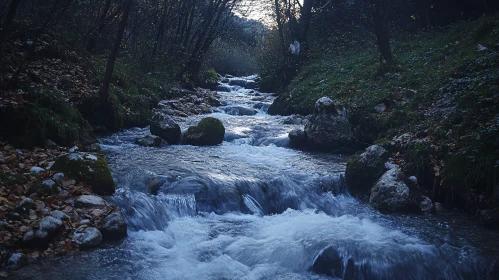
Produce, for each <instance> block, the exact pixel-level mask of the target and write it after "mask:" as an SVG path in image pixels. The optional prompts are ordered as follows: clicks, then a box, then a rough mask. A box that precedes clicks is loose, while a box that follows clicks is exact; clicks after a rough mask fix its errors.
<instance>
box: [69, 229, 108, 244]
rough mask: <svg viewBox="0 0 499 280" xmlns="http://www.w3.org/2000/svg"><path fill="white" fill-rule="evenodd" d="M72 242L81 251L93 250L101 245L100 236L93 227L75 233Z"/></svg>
mask: <svg viewBox="0 0 499 280" xmlns="http://www.w3.org/2000/svg"><path fill="white" fill-rule="evenodd" d="M73 240H74V242H75V243H76V244H78V246H80V248H82V249H90V248H95V247H99V246H100V245H101V243H102V234H101V232H100V231H99V230H98V229H96V228H94V227H87V228H85V229H84V230H83V231H82V232H75V233H74V238H73Z"/></svg>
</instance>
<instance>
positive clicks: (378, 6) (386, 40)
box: [371, 0, 394, 65]
mask: <svg viewBox="0 0 499 280" xmlns="http://www.w3.org/2000/svg"><path fill="white" fill-rule="evenodd" d="M371 3H372V6H373V19H374V29H375V32H376V38H377V43H378V50H379V52H380V53H381V55H382V56H383V58H384V59H385V61H386V63H387V64H388V65H393V63H394V62H393V57H392V50H391V47H390V27H389V26H388V20H387V17H386V10H385V5H384V1H383V0H371Z"/></svg>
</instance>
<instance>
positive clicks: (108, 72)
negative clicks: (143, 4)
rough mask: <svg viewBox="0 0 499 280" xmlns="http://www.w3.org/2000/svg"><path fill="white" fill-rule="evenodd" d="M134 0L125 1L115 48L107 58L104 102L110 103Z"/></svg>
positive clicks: (102, 91) (102, 94)
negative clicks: (112, 79)
mask: <svg viewBox="0 0 499 280" xmlns="http://www.w3.org/2000/svg"><path fill="white" fill-rule="evenodd" d="M132 1H133V0H127V2H126V3H125V9H124V10H123V15H122V18H121V21H120V25H119V26H118V32H117V33H116V39H115V40H114V44H113V48H112V49H111V53H110V54H109V59H108V60H107V66H106V74H105V75H104V82H103V84H102V88H101V90H100V95H101V98H102V100H103V102H104V103H109V84H110V83H111V77H112V76H113V71H114V64H115V62H116V56H117V55H118V50H119V48H120V45H121V40H122V39H123V32H124V31H125V27H126V22H127V20H128V14H129V13H130V6H131V5H132Z"/></svg>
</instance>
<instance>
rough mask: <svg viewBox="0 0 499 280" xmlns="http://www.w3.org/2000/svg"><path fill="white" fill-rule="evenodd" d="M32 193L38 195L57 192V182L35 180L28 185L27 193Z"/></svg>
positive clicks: (48, 194)
mask: <svg viewBox="0 0 499 280" xmlns="http://www.w3.org/2000/svg"><path fill="white" fill-rule="evenodd" d="M33 193H36V194H38V195H39V196H50V195H54V194H57V193H59V189H58V186H57V184H56V183H55V182H54V181H53V180H50V179H49V180H44V181H42V182H39V181H38V182H36V183H34V184H32V185H30V186H29V187H28V191H27V192H26V194H27V195H31V194H33Z"/></svg>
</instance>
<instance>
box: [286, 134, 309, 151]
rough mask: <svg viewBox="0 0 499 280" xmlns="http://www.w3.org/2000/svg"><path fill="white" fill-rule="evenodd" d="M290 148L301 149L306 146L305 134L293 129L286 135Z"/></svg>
mask: <svg viewBox="0 0 499 280" xmlns="http://www.w3.org/2000/svg"><path fill="white" fill-rule="evenodd" d="M288 137H289V145H290V146H291V148H295V149H302V148H304V147H305V146H306V145H307V134H306V133H305V132H304V131H303V130H301V129H295V130H293V131H291V132H290V133H289V134H288Z"/></svg>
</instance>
